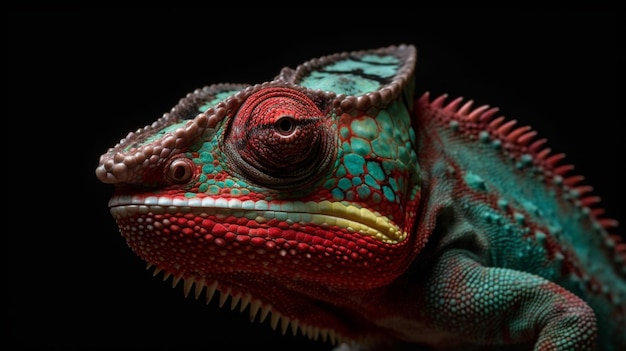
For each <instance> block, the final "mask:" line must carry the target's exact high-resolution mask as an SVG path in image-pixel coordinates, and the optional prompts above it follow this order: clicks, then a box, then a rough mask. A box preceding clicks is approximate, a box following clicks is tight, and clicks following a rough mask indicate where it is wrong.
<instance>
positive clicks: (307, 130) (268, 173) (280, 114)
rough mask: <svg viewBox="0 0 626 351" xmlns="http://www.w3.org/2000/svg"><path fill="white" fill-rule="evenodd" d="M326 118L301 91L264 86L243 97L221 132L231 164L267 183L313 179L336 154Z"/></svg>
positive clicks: (285, 184)
mask: <svg viewBox="0 0 626 351" xmlns="http://www.w3.org/2000/svg"><path fill="white" fill-rule="evenodd" d="M331 123H332V121H331V119H330V118H328V117H326V116H325V114H324V113H323V112H322V111H320V109H319V107H318V106H317V105H315V103H314V102H313V101H312V100H311V99H310V98H309V97H308V96H306V95H305V94H303V93H301V92H299V91H297V90H294V89H288V88H266V89H262V90H259V91H257V92H255V93H253V94H252V95H250V96H249V97H247V99H246V100H245V102H244V103H243V104H242V106H241V107H240V108H239V111H237V114H236V115H235V116H234V117H233V120H232V124H231V125H230V129H229V131H228V134H226V136H225V138H224V151H225V153H226V156H227V157H228V158H229V160H230V161H231V162H229V165H230V166H231V167H232V170H233V171H234V172H236V173H238V174H239V175H240V176H242V177H244V178H247V179H248V180H250V181H252V182H254V183H256V184H258V185H263V186H267V187H270V188H281V189H285V188H290V187H298V186H300V187H302V186H303V185H305V184H309V183H311V182H314V181H315V180H317V179H318V178H319V175H320V174H323V173H322V172H323V171H324V170H326V169H327V166H328V165H329V164H330V163H331V160H333V158H334V155H335V149H334V148H335V147H336V145H337V141H336V136H335V133H334V132H333V130H332V128H331V127H330V124H331Z"/></svg>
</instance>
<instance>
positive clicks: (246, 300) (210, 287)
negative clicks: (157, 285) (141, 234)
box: [146, 263, 347, 345]
mask: <svg viewBox="0 0 626 351" xmlns="http://www.w3.org/2000/svg"><path fill="white" fill-rule="evenodd" d="M153 268H154V271H153V274H152V275H153V276H157V275H158V274H159V273H161V272H163V281H167V280H168V279H169V278H170V277H172V288H176V286H178V285H179V283H180V282H181V281H182V282H183V285H182V287H183V292H184V294H185V297H189V296H190V294H192V295H193V296H194V297H195V298H196V299H200V298H201V297H202V295H203V293H204V296H205V301H206V304H207V305H208V304H209V303H210V302H211V301H212V300H213V299H214V298H215V297H216V295H218V294H216V293H219V302H218V303H219V307H220V308H223V307H224V306H225V305H226V304H227V301H228V300H230V310H231V311H234V310H235V309H238V310H239V312H241V313H243V312H244V311H245V310H246V309H248V311H249V314H250V322H254V321H255V320H257V321H258V322H259V323H263V322H264V321H266V320H267V318H268V317H269V324H270V327H271V328H272V329H273V330H280V331H281V332H282V334H283V335H285V334H286V333H287V331H288V330H291V333H292V334H293V335H294V336H297V335H298V332H300V333H301V334H302V335H304V336H306V337H308V338H309V339H311V340H321V341H324V342H327V341H328V342H330V343H331V344H332V345H337V344H339V343H341V342H344V341H346V340H347V339H346V338H345V337H344V336H342V335H341V334H340V333H338V332H337V331H335V330H334V329H330V328H321V327H317V326H313V325H310V324H306V323H302V322H300V321H299V320H298V319H293V318H290V317H288V316H286V315H284V314H282V313H281V312H279V311H278V310H277V309H276V308H274V306H272V305H271V304H267V303H265V302H264V301H263V300H261V299H259V298H257V297H254V296H253V295H252V294H250V293H242V292H238V291H235V290H234V289H232V288H230V287H228V286H224V285H223V284H221V283H220V282H219V281H218V280H213V279H205V278H203V277H200V276H194V275H191V276H186V277H183V276H182V274H181V275H175V274H172V273H169V272H167V271H166V270H164V269H161V268H159V267H156V266H154V265H152V264H150V263H148V265H147V267H146V269H147V270H150V269H153ZM257 317H258V319H257ZM344 339H345V340H344Z"/></svg>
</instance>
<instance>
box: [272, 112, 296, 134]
mask: <svg viewBox="0 0 626 351" xmlns="http://www.w3.org/2000/svg"><path fill="white" fill-rule="evenodd" d="M274 128H276V131H277V132H278V133H279V134H280V135H284V136H290V135H291V134H293V132H294V131H295V129H296V121H295V119H294V118H293V117H292V116H282V117H279V118H278V120H277V121H276V123H274Z"/></svg>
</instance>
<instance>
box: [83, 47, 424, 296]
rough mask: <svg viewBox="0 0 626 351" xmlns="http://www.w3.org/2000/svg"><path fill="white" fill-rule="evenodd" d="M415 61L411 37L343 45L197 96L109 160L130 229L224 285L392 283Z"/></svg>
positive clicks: (405, 228) (149, 253)
mask: <svg viewBox="0 0 626 351" xmlns="http://www.w3.org/2000/svg"><path fill="white" fill-rule="evenodd" d="M414 61H415V49H414V48H413V47H411V46H399V47H390V48H386V49H381V50H376V51H362V52H354V53H344V54H338V55H333V56H328V57H324V58H321V59H317V60H313V61H311V62H308V63H306V64H303V65H301V66H298V67H297V68H296V69H295V70H291V69H288V68H285V69H283V71H282V72H281V74H280V75H279V76H277V77H276V78H275V79H274V80H273V81H271V82H268V83H264V84H260V85H255V86H246V85H238V84H217V85H212V86H209V87H206V88H204V89H201V90H197V91H195V92H193V93H191V94H189V95H188V96H187V97H185V98H184V99H182V100H181V101H180V103H179V104H178V105H177V106H175V107H174V108H173V109H172V110H171V111H170V113H167V114H165V115H164V116H163V117H162V118H161V119H159V120H157V121H156V122H155V123H153V124H151V125H149V126H147V127H145V128H142V129H139V130H138V131H137V132H135V133H130V134H129V135H128V136H127V137H126V138H125V139H122V140H121V141H120V143H119V144H118V145H116V146H115V147H114V148H111V149H109V151H108V152H107V153H106V154H104V155H103V156H102V157H101V160H100V165H99V166H98V168H97V170H96V174H97V176H98V178H99V179H100V180H101V181H103V182H105V183H114V184H116V190H115V193H114V196H113V197H112V199H111V200H110V203H109V204H110V208H111V213H112V214H113V216H114V217H115V219H116V221H117V223H118V225H119V228H120V231H121V233H122V235H123V236H124V237H125V238H126V240H127V242H128V244H129V246H130V247H131V249H132V250H134V251H135V252H136V253H137V254H138V255H139V256H140V257H142V258H143V259H144V260H146V261H147V262H149V263H150V264H152V265H154V266H157V267H158V268H159V269H161V270H164V271H166V272H167V273H171V274H173V275H175V276H179V277H183V278H185V279H187V278H190V279H195V280H197V281H200V280H202V281H205V282H209V281H218V282H220V283H219V284H220V287H219V288H218V289H233V290H237V291H256V292H259V291H260V290H262V289H259V286H265V285H267V284H271V283H270V282H280V283H281V284H280V285H281V286H287V287H289V288H290V289H293V290H295V291H297V292H298V293H301V294H305V295H306V294H312V293H314V292H319V289H321V288H329V289H353V288H359V289H364V288H365V289H367V288H373V287H377V286H381V285H384V284H386V283H388V282H390V281H392V280H393V279H394V278H395V277H397V276H398V275H399V274H400V273H401V272H403V271H404V270H405V268H406V266H407V265H408V264H409V256H410V254H411V251H410V250H413V249H415V243H412V244H409V242H410V241H412V240H413V241H414V240H416V239H415V238H414V237H413V235H412V234H411V232H412V231H413V229H414V227H413V225H414V223H413V222H412V221H410V220H409V219H411V218H415V213H416V208H417V206H418V203H419V198H420V192H419V191H420V188H419V179H417V178H416V176H415V174H416V173H417V172H414V170H415V169H416V168H417V167H418V165H417V160H416V154H415V151H414V145H415V135H414V132H413V131H412V129H411V121H410V118H409V116H410V110H411V108H412V106H411V105H410V103H407V102H406V101H405V100H403V95H404V94H411V93H412V91H411V89H412V74H413V65H414ZM364 275H366V276H367V277H368V279H362V277H363V276H364ZM226 287H227V288H226ZM312 287H315V288H312ZM264 293H265V294H269V292H262V291H261V292H260V293H258V294H257V295H261V296H260V297H261V298H267V296H262V295H263V294H264Z"/></svg>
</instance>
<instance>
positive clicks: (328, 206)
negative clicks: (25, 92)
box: [109, 195, 407, 244]
mask: <svg viewBox="0 0 626 351" xmlns="http://www.w3.org/2000/svg"><path fill="white" fill-rule="evenodd" d="M109 207H110V209H111V214H112V215H113V216H114V217H120V218H124V217H128V216H133V215H136V214H141V213H149V212H152V213H180V212H181V211H182V212H189V213H194V214H197V215H200V216H202V215H203V214H204V215H223V216H229V215H232V216H236V217H240V218H247V219H250V220H255V221H257V222H258V223H264V222H267V221H270V220H273V219H277V220H280V221H285V222H288V223H300V224H314V225H318V226H321V227H333V226H337V227H339V228H343V229H345V230H347V231H349V232H354V233H359V234H361V235H364V236H368V237H371V238H372V239H375V240H378V241H381V242H383V243H386V244H398V243H400V242H402V241H404V240H405V239H406V237H407V233H406V232H405V231H403V230H402V229H401V228H399V227H398V226H397V225H395V224H394V223H392V222H391V221H390V220H389V218H387V217H386V216H383V215H380V214H377V213H374V212H372V211H370V210H368V209H366V208H359V207H356V206H354V205H345V204H343V203H340V202H332V201H321V202H314V201H307V202H301V201H294V202H287V201H285V202H268V201H264V200H259V201H252V200H244V201H241V200H239V199H215V198H211V197H205V198H189V199H188V198H174V199H172V198H171V197H160V196H147V197H144V196H132V195H118V196H114V197H112V198H111V200H110V201H109Z"/></svg>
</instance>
